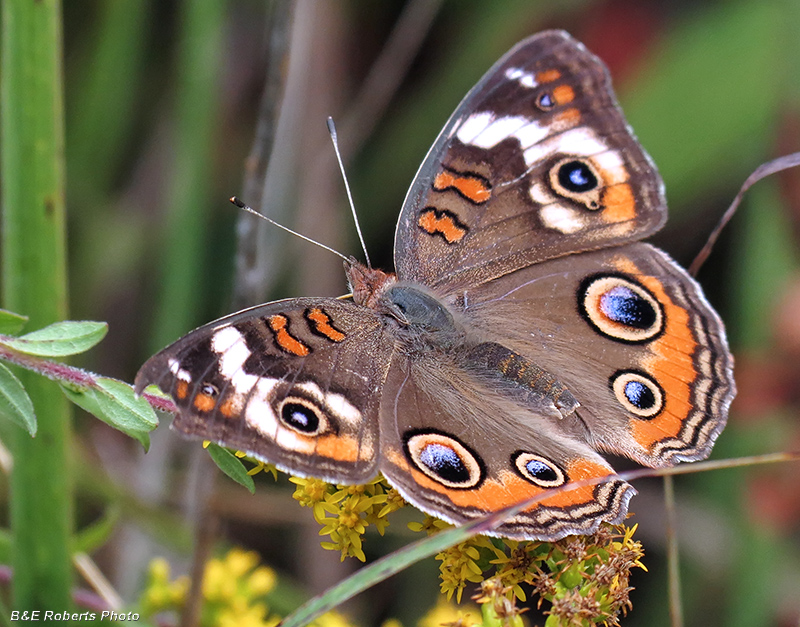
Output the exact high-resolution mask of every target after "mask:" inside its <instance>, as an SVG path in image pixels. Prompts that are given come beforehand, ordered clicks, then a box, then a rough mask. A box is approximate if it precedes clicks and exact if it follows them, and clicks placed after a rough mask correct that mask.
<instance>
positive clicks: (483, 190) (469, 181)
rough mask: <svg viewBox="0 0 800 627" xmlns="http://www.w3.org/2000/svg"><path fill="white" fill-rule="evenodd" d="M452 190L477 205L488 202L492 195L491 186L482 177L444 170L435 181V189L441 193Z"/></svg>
mask: <svg viewBox="0 0 800 627" xmlns="http://www.w3.org/2000/svg"><path fill="white" fill-rule="evenodd" d="M451 188H452V189H455V190H456V191H457V192H458V193H459V194H461V195H462V196H463V197H464V198H466V199H467V200H471V201H472V202H474V203H475V204H476V205H479V204H481V203H484V202H486V201H487V200H489V198H490V197H491V195H492V192H491V190H490V189H489V184H488V183H487V182H486V181H485V180H484V179H483V178H482V177H479V176H475V175H471V174H456V173H454V172H449V171H447V170H442V171H441V172H439V174H437V175H436V178H435V179H434V180H433V189H435V190H436V191H440V192H441V191H444V190H446V189H451Z"/></svg>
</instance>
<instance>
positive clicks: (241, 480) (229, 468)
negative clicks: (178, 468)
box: [208, 442, 256, 494]
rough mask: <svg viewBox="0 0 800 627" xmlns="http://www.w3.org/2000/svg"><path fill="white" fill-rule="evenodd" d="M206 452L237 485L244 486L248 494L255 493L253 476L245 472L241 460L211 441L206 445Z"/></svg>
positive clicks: (245, 469)
mask: <svg viewBox="0 0 800 627" xmlns="http://www.w3.org/2000/svg"><path fill="white" fill-rule="evenodd" d="M208 454H209V455H211V459H213V460H214V463H215V464H216V465H217V466H219V469H220V470H221V471H222V472H224V473H225V474H226V475H228V476H229V477H230V478H231V479H233V480H234V481H235V482H236V483H238V484H239V485H242V486H244V487H245V488H247V489H248V490H249V491H250V494H253V493H255V491H256V484H255V482H254V481H253V478H252V477H251V476H250V475H248V474H247V468H245V467H244V464H243V463H242V460H241V459H239V458H238V457H236V455H234V454H233V453H231V452H230V451H229V450H228V449H226V448H222V447H221V446H219V445H217V444H214V443H213V442H211V443H210V444H209V445H208Z"/></svg>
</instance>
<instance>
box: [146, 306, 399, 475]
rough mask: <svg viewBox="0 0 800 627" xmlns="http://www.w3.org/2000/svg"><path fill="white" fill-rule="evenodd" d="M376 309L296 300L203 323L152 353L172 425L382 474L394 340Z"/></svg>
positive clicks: (300, 462)
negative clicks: (382, 401) (381, 405)
mask: <svg viewBox="0 0 800 627" xmlns="http://www.w3.org/2000/svg"><path fill="white" fill-rule="evenodd" d="M383 329H384V327H383V326H382V325H381V323H380V321H379V319H378V317H377V315H376V314H375V312H374V311H372V310H370V309H367V308H365V307H359V306H357V305H354V304H353V303H352V302H349V301H344V300H337V299H332V298H297V299H289V300H283V301H277V302H273V303H269V304H266V305H261V306H258V307H254V308H252V309H247V310H245V311H241V312H239V313H236V314H233V315H231V316H228V317H226V318H222V319H221V320H218V321H216V322H212V323H210V324H208V325H206V326H203V327H201V328H199V329H197V330H195V331H192V332H191V333H189V334H188V335H186V336H184V337H183V338H181V339H180V340H178V341H177V342H175V343H174V344H172V345H171V346H169V347H167V348H165V349H164V350H162V351H161V352H160V353H158V354H156V355H155V356H153V357H152V358H150V359H149V360H148V361H147V362H146V363H145V364H144V365H143V366H142V368H141V370H140V371H139V373H138V374H137V376H136V390H137V392H141V391H142V390H143V389H144V388H145V386H147V385H149V384H156V385H157V386H158V387H159V388H160V389H161V390H163V391H164V392H166V393H168V394H170V395H171V396H172V397H173V399H174V400H175V403H176V405H177V407H178V414H177V415H176V417H175V420H174V421H173V427H174V428H175V429H177V430H178V431H180V432H181V433H183V434H185V435H188V436H194V437H198V438H203V439H205V440H211V441H213V442H218V443H220V444H222V445H223V446H226V447H229V448H234V449H238V450H241V451H245V452H246V453H248V454H251V455H253V456H254V457H256V458H258V459H261V460H263V461H266V462H271V463H273V464H275V465H277V466H278V467H280V468H281V469H284V470H286V471H288V472H291V473H293V474H296V475H303V476H305V475H311V476H314V477H320V478H323V479H326V480H328V481H333V482H339V483H359V482H364V481H367V480H368V479H370V478H372V477H373V476H374V475H375V474H376V472H377V458H378V399H379V396H380V394H379V392H380V388H381V386H382V383H383V380H384V377H385V375H386V369H387V367H388V365H389V360H390V354H391V350H392V346H393V344H392V342H391V341H386V339H385V338H384V330H383Z"/></svg>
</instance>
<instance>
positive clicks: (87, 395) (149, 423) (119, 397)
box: [61, 377, 158, 450]
mask: <svg viewBox="0 0 800 627" xmlns="http://www.w3.org/2000/svg"><path fill="white" fill-rule="evenodd" d="M97 384H98V386H99V388H77V387H75V386H67V385H63V384H62V385H61V390H62V391H63V392H64V394H65V395H66V396H67V398H68V399H69V400H71V401H72V402H73V403H75V404H76V405H78V407H81V408H82V409H85V410H86V411H88V412H89V413H90V414H92V415H94V416H96V417H97V418H99V419H100V420H102V421H103V422H105V423H106V424H108V425H110V426H112V427H114V428H115V429H118V430H120V431H122V432H123V433H125V434H126V435H129V436H131V437H132V438H135V439H137V440H138V441H139V442H141V443H142V446H144V448H145V450H147V449H148V448H149V446H150V436H149V435H148V434H149V432H150V431H152V430H153V429H154V428H155V426H156V425H157V424H158V419H157V418H156V416H155V413H154V412H153V409H152V408H151V407H150V406H149V405H148V404H147V401H145V400H144V399H141V398H138V399H137V398H136V396H135V395H134V392H133V388H131V387H130V386H128V385H127V384H125V383H122V382H121V381H115V380H114V379H108V378H105V377H99V378H98V379H97Z"/></svg>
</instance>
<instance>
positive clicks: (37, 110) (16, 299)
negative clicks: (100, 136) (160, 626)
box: [0, 0, 73, 611]
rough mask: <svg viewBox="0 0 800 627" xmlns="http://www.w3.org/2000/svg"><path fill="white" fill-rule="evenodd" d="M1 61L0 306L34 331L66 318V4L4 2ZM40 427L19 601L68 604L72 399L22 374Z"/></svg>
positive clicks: (27, 483) (42, 606)
mask: <svg viewBox="0 0 800 627" xmlns="http://www.w3.org/2000/svg"><path fill="white" fill-rule="evenodd" d="M1 54H2V61H1V62H2V66H1V67H0V132H1V133H2V153H0V177H2V181H3V186H2V209H3V211H2V264H3V268H2V279H3V293H2V297H3V306H4V307H7V308H9V309H12V310H14V311H19V312H24V314H25V315H27V316H29V318H30V323H29V328H31V329H36V328H39V327H43V326H45V325H47V324H50V323H52V322H55V321H57V320H61V319H64V318H66V313H67V281H66V255H65V233H64V221H65V209H64V154H63V153H64V122H63V119H64V118H63V95H62V88H63V87H62V37H61V4H60V1H59V0H40V1H39V2H30V1H27V0H4V2H3V6H2V53H1ZM18 376H19V378H20V380H21V381H22V382H23V384H24V385H25V387H26V389H27V390H28V393H29V394H30V396H31V398H32V400H33V405H34V409H35V411H36V416H37V419H38V424H39V431H38V435H37V436H36V438H31V437H30V436H28V435H27V434H26V433H25V432H24V431H23V430H21V429H13V437H12V441H11V444H12V445H13V447H12V450H13V455H14V470H13V472H12V475H11V494H10V517H11V527H12V534H13V543H12V556H11V561H12V566H13V572H14V577H13V587H14V591H13V606H12V607H13V608H14V609H24V610H47V609H52V610H58V611H63V610H64V609H66V608H69V607H71V601H70V584H71V578H72V569H71V565H70V542H71V534H72V530H73V495H72V480H71V477H72V473H71V464H70V463H69V456H68V442H69V433H70V406H69V403H68V402H67V400H66V398H65V397H64V395H63V394H62V393H61V391H60V390H59V389H58V386H57V385H56V384H54V383H53V382H51V381H48V380H46V379H44V378H42V377H40V376H38V375H35V374H33V373H31V372H22V371H20V372H18Z"/></svg>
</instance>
